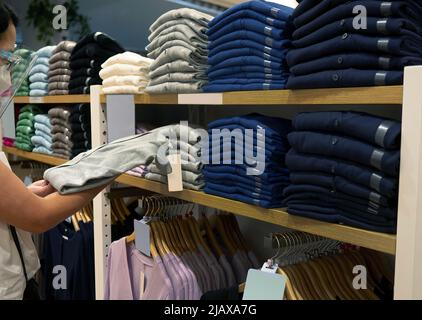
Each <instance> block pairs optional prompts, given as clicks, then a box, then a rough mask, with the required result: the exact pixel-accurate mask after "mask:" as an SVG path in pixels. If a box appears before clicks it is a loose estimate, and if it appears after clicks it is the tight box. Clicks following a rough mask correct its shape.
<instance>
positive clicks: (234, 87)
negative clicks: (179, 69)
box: [202, 81, 286, 92]
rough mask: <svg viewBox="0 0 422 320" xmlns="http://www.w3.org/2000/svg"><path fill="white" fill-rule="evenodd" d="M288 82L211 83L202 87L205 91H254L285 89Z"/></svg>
mask: <svg viewBox="0 0 422 320" xmlns="http://www.w3.org/2000/svg"><path fill="white" fill-rule="evenodd" d="M285 88H286V84H284V83H283V84H280V83H276V84H274V83H270V82H264V81H263V82H259V83H258V82H257V83H251V84H213V83H210V84H208V85H206V86H204V87H203V88H202V91H204V92H229V91H254V90H283V89H285Z"/></svg>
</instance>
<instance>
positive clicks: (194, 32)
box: [148, 24, 208, 43]
mask: <svg viewBox="0 0 422 320" xmlns="http://www.w3.org/2000/svg"><path fill="white" fill-rule="evenodd" d="M205 30H206V28H205ZM174 32H180V33H183V34H184V35H185V36H186V37H188V39H189V40H190V41H192V40H197V41H202V42H204V43H207V42H208V36H207V35H206V34H205V33H203V32H201V31H200V30H198V29H197V28H196V29H193V28H192V27H191V26H188V25H186V24H174V25H173V26H171V27H168V28H166V29H163V30H162V31H161V32H160V34H156V35H155V37H153V38H151V37H149V38H148V40H149V41H150V43H153V42H154V40H155V39H159V38H160V37H163V36H166V35H168V34H171V33H174Z"/></svg>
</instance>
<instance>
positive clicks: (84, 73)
mask: <svg viewBox="0 0 422 320" xmlns="http://www.w3.org/2000/svg"><path fill="white" fill-rule="evenodd" d="M100 71H101V69H100V68H98V69H95V68H81V69H77V70H72V77H74V78H79V77H97V78H98V77H99V73H100Z"/></svg>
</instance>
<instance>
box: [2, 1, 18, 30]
mask: <svg viewBox="0 0 422 320" xmlns="http://www.w3.org/2000/svg"><path fill="white" fill-rule="evenodd" d="M10 21H11V22H12V23H13V24H14V25H15V27H16V26H17V25H18V22H19V19H18V17H17V15H16V13H15V12H14V11H13V10H12V8H10V7H9V5H8V4H6V3H3V1H1V0H0V35H1V34H2V33H4V32H5V31H6V30H7V28H8V27H9V23H10Z"/></svg>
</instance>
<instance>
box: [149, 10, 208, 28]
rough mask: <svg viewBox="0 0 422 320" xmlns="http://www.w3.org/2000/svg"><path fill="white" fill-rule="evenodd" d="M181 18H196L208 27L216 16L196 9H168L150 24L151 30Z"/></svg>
mask: <svg viewBox="0 0 422 320" xmlns="http://www.w3.org/2000/svg"><path fill="white" fill-rule="evenodd" d="M180 18H188V19H191V20H194V21H195V22H196V23H198V24H201V25H203V26H204V27H208V23H209V22H210V21H211V20H212V19H213V18H214V17H213V16H210V15H209V14H206V13H203V12H200V11H197V10H195V9H189V8H181V9H174V10H170V11H167V12H166V13H164V14H163V15H161V16H160V17H159V18H158V19H157V20H155V22H154V23H153V24H152V25H151V26H150V28H149V30H150V31H151V32H154V31H155V30H157V29H158V28H159V27H160V26H161V25H163V24H165V23H166V22H167V21H171V20H178V19H180Z"/></svg>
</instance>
